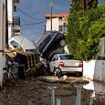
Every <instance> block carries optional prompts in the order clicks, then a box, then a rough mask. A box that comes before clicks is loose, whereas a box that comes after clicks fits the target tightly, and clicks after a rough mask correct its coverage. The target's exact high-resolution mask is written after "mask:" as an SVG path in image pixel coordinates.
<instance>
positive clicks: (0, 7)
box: [0, 0, 6, 86]
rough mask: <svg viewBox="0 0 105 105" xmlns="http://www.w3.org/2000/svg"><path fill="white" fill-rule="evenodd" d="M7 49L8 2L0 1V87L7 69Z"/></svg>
mask: <svg viewBox="0 0 105 105" xmlns="http://www.w3.org/2000/svg"><path fill="white" fill-rule="evenodd" d="M5 47H6V0H0V86H2V80H3V68H4V67H5V61H6V59H5V53H4V51H5Z"/></svg>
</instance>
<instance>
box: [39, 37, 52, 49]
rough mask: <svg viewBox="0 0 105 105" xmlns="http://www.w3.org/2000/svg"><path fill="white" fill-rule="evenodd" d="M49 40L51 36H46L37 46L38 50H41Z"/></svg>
mask: <svg viewBox="0 0 105 105" xmlns="http://www.w3.org/2000/svg"><path fill="white" fill-rule="evenodd" d="M50 40H51V36H48V37H46V38H45V39H44V40H43V42H42V43H41V44H40V45H39V46H38V48H39V50H42V49H44V48H45V47H46V45H47V44H48V43H49V41H50Z"/></svg>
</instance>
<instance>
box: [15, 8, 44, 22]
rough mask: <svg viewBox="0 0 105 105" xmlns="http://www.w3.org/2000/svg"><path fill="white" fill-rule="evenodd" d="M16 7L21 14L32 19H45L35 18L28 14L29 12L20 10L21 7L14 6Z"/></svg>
mask: <svg viewBox="0 0 105 105" xmlns="http://www.w3.org/2000/svg"><path fill="white" fill-rule="evenodd" d="M16 9H17V10H18V11H19V12H21V13H22V14H24V15H25V16H27V17H28V18H31V19H34V20H45V19H39V18H35V17H32V16H30V15H29V14H27V13H25V12H24V11H22V10H21V9H19V8H18V7H16Z"/></svg>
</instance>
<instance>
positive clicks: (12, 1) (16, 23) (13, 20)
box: [7, 0, 20, 38]
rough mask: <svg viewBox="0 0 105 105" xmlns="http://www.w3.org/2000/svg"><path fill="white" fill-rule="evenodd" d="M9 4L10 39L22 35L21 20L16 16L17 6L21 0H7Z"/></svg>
mask: <svg viewBox="0 0 105 105" xmlns="http://www.w3.org/2000/svg"><path fill="white" fill-rule="evenodd" d="M7 1H8V2H7V4H8V38H11V37H12V36H17V35H20V18H19V16H14V14H13V13H14V12H16V6H17V5H18V4H19V1H20V0H7Z"/></svg>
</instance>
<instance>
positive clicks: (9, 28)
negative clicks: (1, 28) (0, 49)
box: [7, 0, 13, 38]
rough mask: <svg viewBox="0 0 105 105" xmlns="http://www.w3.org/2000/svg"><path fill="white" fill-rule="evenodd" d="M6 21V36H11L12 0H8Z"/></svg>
mask: <svg viewBox="0 0 105 105" xmlns="http://www.w3.org/2000/svg"><path fill="white" fill-rule="evenodd" d="M7 5H8V21H9V23H10V24H9V26H8V38H11V36H12V23H13V0H8V3H7Z"/></svg>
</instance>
